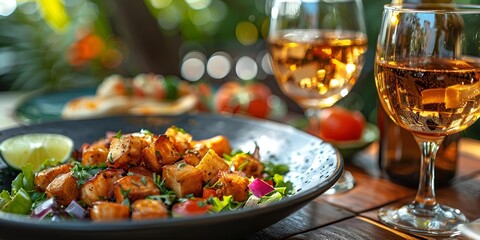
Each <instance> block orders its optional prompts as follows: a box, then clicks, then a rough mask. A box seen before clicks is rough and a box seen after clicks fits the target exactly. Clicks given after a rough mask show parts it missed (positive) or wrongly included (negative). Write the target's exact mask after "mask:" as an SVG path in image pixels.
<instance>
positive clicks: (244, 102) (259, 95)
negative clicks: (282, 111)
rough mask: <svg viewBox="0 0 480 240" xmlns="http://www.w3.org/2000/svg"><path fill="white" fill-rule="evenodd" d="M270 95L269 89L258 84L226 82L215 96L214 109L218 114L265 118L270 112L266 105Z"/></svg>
mask: <svg viewBox="0 0 480 240" xmlns="http://www.w3.org/2000/svg"><path fill="white" fill-rule="evenodd" d="M271 95H272V92H271V91H270V88H268V86H267V85H265V84H263V83H260V82H253V83H246V84H241V83H239V82H234V81H230V82H226V83H224V84H223V85H221V86H220V87H219V89H218V91H217V93H216V95H215V101H214V104H215V109H216V110H217V111H218V112H228V113H233V114H237V113H238V114H245V115H249V116H253V117H257V118H266V117H268V114H269V112H270V111H271V109H270V106H269V105H268V98H269V97H270V96H271Z"/></svg>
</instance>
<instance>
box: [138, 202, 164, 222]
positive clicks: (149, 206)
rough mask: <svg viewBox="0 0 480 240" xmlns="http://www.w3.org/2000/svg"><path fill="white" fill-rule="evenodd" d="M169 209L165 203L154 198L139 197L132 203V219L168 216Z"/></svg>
mask: <svg viewBox="0 0 480 240" xmlns="http://www.w3.org/2000/svg"><path fill="white" fill-rule="evenodd" d="M166 217H168V210H167V207H166V206H165V204H164V203H163V202H161V201H158V200H154V199H138V200H136V201H135V202H133V204H132V219H133V220H142V219H152V218H166Z"/></svg>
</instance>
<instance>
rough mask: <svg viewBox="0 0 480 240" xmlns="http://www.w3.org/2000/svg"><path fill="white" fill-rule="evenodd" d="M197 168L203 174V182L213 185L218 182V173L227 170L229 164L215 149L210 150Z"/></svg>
mask: <svg viewBox="0 0 480 240" xmlns="http://www.w3.org/2000/svg"><path fill="white" fill-rule="evenodd" d="M195 167H196V168H197V169H198V170H200V171H201V172H202V181H204V182H209V183H211V184H213V183H215V182H216V181H217V180H218V176H217V175H218V172H220V171H223V170H227V169H228V164H227V163H226V162H225V161H224V160H223V158H221V157H220V156H218V154H217V153H216V152H215V151H214V150H213V149H209V150H208V152H207V153H206V154H205V156H203V158H202V160H200V162H199V163H198V165H197V166H195Z"/></svg>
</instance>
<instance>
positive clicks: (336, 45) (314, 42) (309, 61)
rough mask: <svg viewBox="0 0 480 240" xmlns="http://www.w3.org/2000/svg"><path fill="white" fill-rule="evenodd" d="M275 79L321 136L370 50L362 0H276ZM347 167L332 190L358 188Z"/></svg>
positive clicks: (272, 51) (272, 46) (272, 42)
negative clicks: (329, 111)
mask: <svg viewBox="0 0 480 240" xmlns="http://www.w3.org/2000/svg"><path fill="white" fill-rule="evenodd" d="M268 44H269V50H270V55H271V58H272V67H273V73H274V76H275V79H276V81H277V83H278V85H279V86H280V89H281V90H282V92H283V93H284V94H285V95H287V96H288V97H290V98H291V99H292V100H294V101H295V102H296V103H298V104H299V106H300V107H302V108H303V109H304V111H305V114H306V116H307V118H308V120H309V128H308V131H309V132H310V133H312V134H313V135H317V136H318V135H319V131H320V130H319V121H320V112H321V110H322V109H325V108H328V107H331V106H333V105H334V104H335V103H337V102H338V101H339V100H340V99H342V98H343V97H345V96H346V95H347V94H348V93H349V92H350V90H351V89H352V88H353V86H354V85H355V84H356V82H357V80H358V76H359V75H360V72H361V70H362V67H363V64H364V61H365V53H366V51H367V35H366V30H365V23H364V16H363V5H362V1H361V0H342V1H335V0H333V1H332V0H329V1H322V0H273V6H272V9H271V12H270V31H269V36H268ZM353 183H354V179H353V177H352V176H351V174H350V173H349V172H344V174H343V175H342V177H341V178H340V179H339V181H337V183H336V184H335V185H334V186H333V187H332V188H331V189H329V190H328V191H327V192H326V193H327V194H328V193H338V192H343V191H346V190H349V189H351V188H352V187H353Z"/></svg>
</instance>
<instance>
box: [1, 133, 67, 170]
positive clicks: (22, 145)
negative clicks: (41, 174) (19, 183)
mask: <svg viewBox="0 0 480 240" xmlns="http://www.w3.org/2000/svg"><path fill="white" fill-rule="evenodd" d="M72 151H73V140H72V139H71V138H69V137H67V136H64V135H61V134H53V133H27V134H23V135H18V136H14V137H10V138H8V139H6V140H4V141H3V142H1V143H0V155H1V156H2V158H3V160H4V161H5V163H6V164H7V165H8V166H10V167H12V168H14V169H17V170H21V168H22V167H23V166H24V165H25V164H26V163H31V164H32V166H33V168H32V170H33V171H34V172H38V171H39V170H40V168H41V166H42V163H43V162H45V161H46V160H49V161H52V162H53V163H61V162H64V161H66V160H68V159H69V158H70V156H71V154H72Z"/></svg>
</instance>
